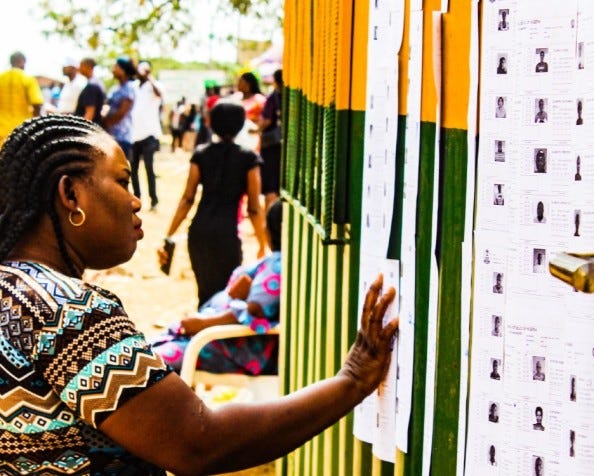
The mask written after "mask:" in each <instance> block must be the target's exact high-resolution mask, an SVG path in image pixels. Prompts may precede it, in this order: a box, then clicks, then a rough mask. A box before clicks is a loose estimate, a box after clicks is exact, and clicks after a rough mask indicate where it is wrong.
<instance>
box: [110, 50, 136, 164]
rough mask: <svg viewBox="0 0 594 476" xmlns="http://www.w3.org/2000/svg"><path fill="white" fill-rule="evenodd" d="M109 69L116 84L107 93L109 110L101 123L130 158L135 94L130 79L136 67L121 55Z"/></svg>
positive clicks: (134, 73)
mask: <svg viewBox="0 0 594 476" xmlns="http://www.w3.org/2000/svg"><path fill="white" fill-rule="evenodd" d="M111 71H112V73H113V77H114V78H115V79H116V80H117V82H118V84H117V85H116V86H115V87H114V88H113V89H112V90H111V91H110V93H109V94H108V97H107V104H108V105H109V110H108V111H107V115H106V116H105V117H104V118H103V125H104V126H105V128H106V129H107V132H109V134H110V135H111V136H112V137H113V138H114V139H115V140H116V142H117V143H118V145H119V146H120V147H121V148H122V150H123V151H124V155H125V156H126V158H127V159H128V160H130V152H131V149H132V106H133V105H134V98H135V96H136V93H135V90H134V83H133V81H132V80H133V78H134V76H135V75H136V67H135V66H134V63H132V60H131V59H130V58H128V57H125V56H122V57H120V58H118V59H117V60H116V62H115V64H114V65H113V68H112V70H111Z"/></svg>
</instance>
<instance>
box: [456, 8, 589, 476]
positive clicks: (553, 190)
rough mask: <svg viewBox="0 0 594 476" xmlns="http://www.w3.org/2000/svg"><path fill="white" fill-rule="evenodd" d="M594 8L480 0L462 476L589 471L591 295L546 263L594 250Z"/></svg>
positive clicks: (553, 473) (576, 473)
mask: <svg viewBox="0 0 594 476" xmlns="http://www.w3.org/2000/svg"><path fill="white" fill-rule="evenodd" d="M593 8H594V6H593V3H592V2H580V3H579V5H578V2H577V1H575V0H573V1H572V0H564V1H560V0H551V1H548V2H541V1H535V0H522V1H511V0H510V1H497V2H484V3H483V19H482V24H483V41H482V44H483V50H482V55H483V56H482V65H483V70H482V72H481V117H480V121H481V144H480V149H479V155H478V170H477V204H476V206H477V210H476V211H477V213H476V217H477V222H476V233H475V251H474V254H475V261H474V295H473V317H472V319H473V326H472V361H471V379H470V382H471V384H470V394H469V416H468V428H469V430H468V438H467V455H466V474H467V475H484V474H501V475H515V474H518V475H520V474H522V475H523V474H529V475H535V474H543V475H546V476H551V475H567V474H571V475H586V474H592V468H593V467H594V466H593V464H594V441H593V439H594V438H593V437H592V435H594V426H592V425H594V405H591V404H589V403H586V401H584V402H582V405H583V406H580V402H579V395H580V393H581V391H583V392H584V395H585V398H586V399H588V398H590V402H591V401H592V399H591V397H592V396H593V395H591V394H589V391H590V390H589V389H590V388H591V382H592V380H593V379H594V372H593V369H594V367H593V364H594V356H593V355H592V350H593V348H594V307H593V304H594V301H593V299H592V296H591V295H589V296H588V295H582V294H579V293H576V292H574V291H573V290H572V289H571V288H570V287H569V286H567V285H566V284H564V283H562V282H561V281H559V280H557V279H555V278H554V277H552V276H551V275H550V273H549V272H548V261H549V259H550V257H551V256H552V255H553V254H555V253H557V252H560V251H569V252H577V251H589V252H592V250H594V239H593V238H592V237H593V236H594V195H593V190H594V187H593V185H594V155H592V152H591V151H592V150H593V149H592V145H594V144H593V142H594V137H593V135H592V133H591V131H592V124H593V123H594V81H592V79H594V63H593V62H591V58H593V56H591V55H592V54H594V51H592V50H593V49H594V34H593V28H594V15H593V14H592V13H593ZM504 12H505V15H504V14H503V13H504ZM503 17H505V19H504V18H503ZM502 22H505V28H501V24H502ZM501 58H504V60H503V62H502V60H501ZM502 63H503V65H504V68H501V64H502ZM499 98H502V99H501V100H499V107H500V108H499V110H498V109H497V107H498V99H499ZM501 103H503V107H501V106H502V104H501ZM501 109H504V110H505V113H503V112H502V111H501ZM578 157H579V159H578ZM586 169H587V170H588V172H586ZM572 382H573V383H572ZM572 387H573V393H574V394H575V395H576V397H575V399H574V400H572V398H571V395H572Z"/></svg>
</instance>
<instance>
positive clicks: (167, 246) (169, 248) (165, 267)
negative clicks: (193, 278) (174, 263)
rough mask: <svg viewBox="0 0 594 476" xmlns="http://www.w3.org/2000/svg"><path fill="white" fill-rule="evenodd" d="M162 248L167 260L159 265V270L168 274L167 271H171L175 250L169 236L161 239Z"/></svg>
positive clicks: (173, 242)
mask: <svg viewBox="0 0 594 476" xmlns="http://www.w3.org/2000/svg"><path fill="white" fill-rule="evenodd" d="M163 249H164V250H165V251H166V252H167V261H166V262H165V263H163V264H162V265H161V271H163V272H164V273H165V274H167V275H169V271H171V260H172V259H173V251H174V250H175V241H173V240H172V239H170V238H165V240H163Z"/></svg>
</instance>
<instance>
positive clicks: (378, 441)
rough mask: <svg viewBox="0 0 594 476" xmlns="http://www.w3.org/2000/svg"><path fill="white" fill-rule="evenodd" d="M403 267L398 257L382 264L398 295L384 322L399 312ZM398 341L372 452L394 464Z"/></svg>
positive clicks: (378, 402)
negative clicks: (400, 271)
mask: <svg viewBox="0 0 594 476" xmlns="http://www.w3.org/2000/svg"><path fill="white" fill-rule="evenodd" d="M399 266H400V263H399V261H397V260H385V261H384V262H383V263H382V265H381V272H382V274H383V275H384V289H388V288H389V287H390V286H392V287H394V288H395V289H396V290H397V297H396V299H395V300H394V301H393V302H392V304H391V305H390V307H389V308H388V309H387V310H386V314H385V317H384V324H386V323H387V322H388V321H389V320H390V319H393V318H394V317H395V316H397V315H398V309H399V307H400V304H399V299H398V295H399V294H400V293H399V292H398V285H399V278H400V273H399ZM397 342H398V340H397V339H394V348H393V351H392V360H391V361H390V368H389V369H388V374H387V375H386V378H385V379H384V381H383V382H382V383H381V384H380V386H379V387H378V389H377V392H375V421H374V423H375V424H374V427H373V438H372V452H373V454H374V455H375V456H377V457H378V458H379V459H381V460H383V461H389V462H390V463H394V461H395V459H396V458H395V457H396V424H397V420H396V419H397V415H398V411H399V401H398V397H397V388H398V386H399V379H398V367H399V364H400V363H399V361H398V344H397Z"/></svg>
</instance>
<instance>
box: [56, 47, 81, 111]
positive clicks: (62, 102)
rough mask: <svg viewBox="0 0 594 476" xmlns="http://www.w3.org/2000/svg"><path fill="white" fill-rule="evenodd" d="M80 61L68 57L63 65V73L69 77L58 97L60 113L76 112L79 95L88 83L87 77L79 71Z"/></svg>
mask: <svg viewBox="0 0 594 476" xmlns="http://www.w3.org/2000/svg"><path fill="white" fill-rule="evenodd" d="M78 65H79V62H78V61H75V60H74V59H73V58H67V59H66V61H64V66H62V73H64V76H66V77H67V78H68V82H67V83H65V84H64V86H63V87H62V91H61V92H60V97H59V99H58V106H57V109H58V112H59V113H60V114H74V111H75V110H76V104H77V103H78V96H80V92H81V91H82V90H83V88H84V87H85V86H86V85H87V78H85V77H84V76H83V75H82V74H80V73H79V72H78Z"/></svg>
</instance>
